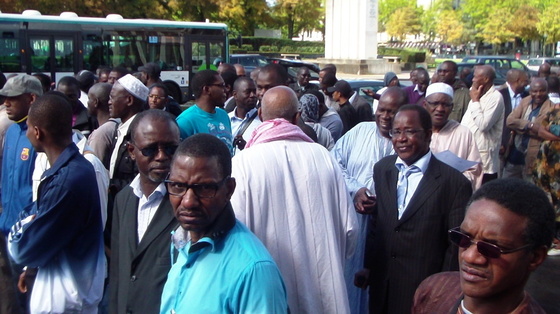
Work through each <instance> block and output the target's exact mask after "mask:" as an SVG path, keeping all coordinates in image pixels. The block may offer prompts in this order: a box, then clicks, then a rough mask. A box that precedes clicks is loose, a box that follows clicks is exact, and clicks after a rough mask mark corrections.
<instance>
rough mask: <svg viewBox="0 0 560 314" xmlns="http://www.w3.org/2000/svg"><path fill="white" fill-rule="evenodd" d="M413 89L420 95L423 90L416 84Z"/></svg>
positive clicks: (422, 93)
mask: <svg viewBox="0 0 560 314" xmlns="http://www.w3.org/2000/svg"><path fill="white" fill-rule="evenodd" d="M414 91H415V92H417V93H418V95H420V96H422V95H424V93H425V92H421V91H420V88H419V87H418V84H416V85H414Z"/></svg>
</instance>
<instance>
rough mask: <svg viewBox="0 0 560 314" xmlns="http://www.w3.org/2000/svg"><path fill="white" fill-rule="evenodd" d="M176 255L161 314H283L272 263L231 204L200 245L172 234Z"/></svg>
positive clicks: (280, 287)
mask: <svg viewBox="0 0 560 314" xmlns="http://www.w3.org/2000/svg"><path fill="white" fill-rule="evenodd" d="M173 239H174V243H175V244H174V245H175V248H176V249H177V250H178V253H179V254H178V256H177V261H176V262H175V264H174V265H173V266H172V267H171V270H170V271H169V274H168V276H167V282H166V283H165V287H164V288H163V293H162V302H161V309H160V313H286V312H287V310H288V305H287V300H286V289H285V287H284V283H283V281H282V277H281V275H280V271H279V270H278V267H277V266H276V263H275V262H274V260H273V259H272V257H271V256H270V254H269V253H268V251H267V250H266V248H265V247H264V246H263V244H262V243H261V242H260V241H259V240H258V239H257V237H256V236H255V235H254V234H252V233H251V232H250V231H249V230H248V229H247V227H245V226H244V225H243V224H242V223H241V222H239V221H237V220H236V219H235V216H234V214H233V210H232V208H231V205H229V204H228V205H227V207H226V208H225V209H224V211H223V212H222V214H220V216H218V218H216V221H215V222H214V225H213V226H212V227H211V230H209V232H207V234H206V235H205V236H203V237H202V238H201V239H200V240H199V241H198V242H196V243H191V241H189V240H186V231H185V230H183V229H182V228H181V227H179V229H178V230H177V231H176V232H175V234H174V235H173Z"/></svg>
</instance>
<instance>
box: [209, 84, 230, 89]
mask: <svg viewBox="0 0 560 314" xmlns="http://www.w3.org/2000/svg"><path fill="white" fill-rule="evenodd" d="M208 86H217V87H221V88H226V84H225V83H214V84H208Z"/></svg>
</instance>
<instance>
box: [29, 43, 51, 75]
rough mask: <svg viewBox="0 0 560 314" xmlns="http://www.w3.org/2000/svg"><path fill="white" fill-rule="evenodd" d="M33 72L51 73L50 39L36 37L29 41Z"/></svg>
mask: <svg viewBox="0 0 560 314" xmlns="http://www.w3.org/2000/svg"><path fill="white" fill-rule="evenodd" d="M29 49H30V51H29V53H30V55H31V72H50V70H51V58H50V56H51V45H50V41H49V37H48V36H45V37H34V38H31V39H30V40H29Z"/></svg>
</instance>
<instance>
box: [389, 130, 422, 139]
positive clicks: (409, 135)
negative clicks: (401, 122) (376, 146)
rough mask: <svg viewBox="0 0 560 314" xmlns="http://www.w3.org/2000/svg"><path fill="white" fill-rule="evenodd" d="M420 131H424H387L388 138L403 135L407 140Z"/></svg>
mask: <svg viewBox="0 0 560 314" xmlns="http://www.w3.org/2000/svg"><path fill="white" fill-rule="evenodd" d="M422 131H424V129H416V130H415V129H406V130H404V131H403V130H397V129H395V130H390V131H389V136H390V137H396V138H399V137H401V136H402V135H403V134H404V136H406V137H407V138H412V137H414V135H415V134H416V133H418V132H422Z"/></svg>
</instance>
